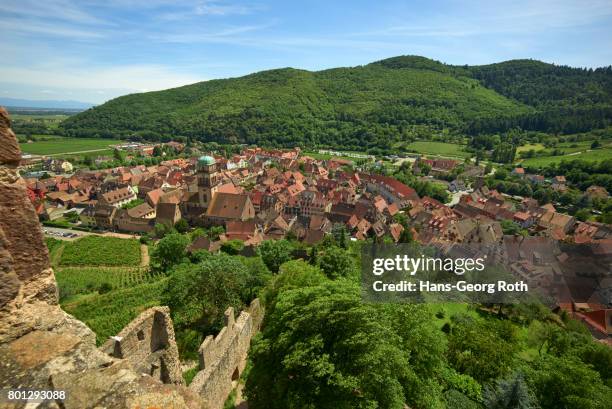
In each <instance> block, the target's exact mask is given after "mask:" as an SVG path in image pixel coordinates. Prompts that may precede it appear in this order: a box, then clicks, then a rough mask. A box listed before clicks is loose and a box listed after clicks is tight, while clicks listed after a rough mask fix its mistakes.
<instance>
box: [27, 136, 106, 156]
mask: <svg viewBox="0 0 612 409" xmlns="http://www.w3.org/2000/svg"><path fill="white" fill-rule="evenodd" d="M117 143H118V141H117V140H115V139H88V138H63V137H57V138H53V139H52V140H48V141H40V142H32V143H24V144H21V150H22V151H23V152H24V153H29V154H33V155H57V154H62V153H71V152H82V151H90V150H100V151H103V150H108V149H109V145H114V144H117Z"/></svg>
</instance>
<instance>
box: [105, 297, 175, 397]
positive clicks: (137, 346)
mask: <svg viewBox="0 0 612 409" xmlns="http://www.w3.org/2000/svg"><path fill="white" fill-rule="evenodd" d="M101 349H102V350H103V351H104V352H106V353H107V354H109V355H111V356H112V357H114V358H119V359H127V360H128V361H130V362H131V363H132V365H133V366H134V368H135V369H136V370H137V371H138V372H139V373H142V374H147V375H150V376H152V377H154V378H156V379H159V380H160V381H162V382H163V383H174V384H179V385H181V384H183V376H182V374H181V366H180V361H179V354H178V348H177V346H176V342H175V338H174V327H173V325H172V319H171V318H170V309H169V308H168V307H153V308H149V309H148V310H146V311H145V312H143V313H142V314H140V315H139V316H138V317H137V318H136V319H135V320H133V321H132V322H131V323H129V324H128V325H127V326H126V327H125V328H124V329H122V330H121V332H119V334H117V335H116V336H114V337H111V338H110V339H109V340H108V341H107V342H106V343H105V344H104V345H102V347H101Z"/></svg>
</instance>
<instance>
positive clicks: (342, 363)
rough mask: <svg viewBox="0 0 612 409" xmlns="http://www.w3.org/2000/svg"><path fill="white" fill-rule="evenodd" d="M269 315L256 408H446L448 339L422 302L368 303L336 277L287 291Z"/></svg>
mask: <svg viewBox="0 0 612 409" xmlns="http://www.w3.org/2000/svg"><path fill="white" fill-rule="evenodd" d="M281 276H282V274H281ZM265 320H266V322H265V325H264V329H263V332H262V334H261V337H259V338H257V339H256V340H255V341H254V344H253V347H252V349H251V357H252V360H253V368H252V369H251V371H250V372H249V376H248V378H247V382H246V394H247V396H248V400H249V407H252V408H254V409H260V408H270V409H281V408H282V409H285V408H320V409H327V408H329V409H332V408H333V409H338V408H340V409H349V408H350V409H353V408H385V409H386V408H394V409H402V408H404V407H405V404H408V405H410V406H413V407H419V408H437V407H440V406H441V402H442V394H441V386H440V385H439V383H438V382H435V381H434V378H435V374H436V373H437V371H438V370H439V369H440V366H441V364H442V360H441V359H440V358H441V356H442V351H443V343H442V341H441V339H440V336H439V332H438V330H437V329H436V328H435V326H434V325H433V324H432V323H431V322H430V321H429V319H428V314H427V313H426V312H425V309H424V308H422V307H421V306H415V305H374V304H364V303H362V302H361V297H360V289H359V286H358V285H356V284H354V283H351V282H349V281H348V280H337V281H333V282H326V283H324V284H322V285H318V286H308V287H303V288H295V289H290V290H284V291H281V292H280V293H279V294H278V296H277V298H276V306H275V308H274V310H273V311H272V312H271V313H270V314H267V315H266V319H265ZM398 322H401V323H402V325H397V323H398Z"/></svg>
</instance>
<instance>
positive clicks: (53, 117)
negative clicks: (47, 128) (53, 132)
mask: <svg viewBox="0 0 612 409" xmlns="http://www.w3.org/2000/svg"><path fill="white" fill-rule="evenodd" d="M69 116H70V115H66V114H53V113H48V114H35V115H34V114H33V115H30V114H13V113H11V119H12V120H13V121H17V120H19V121H25V122H35V121H53V122H61V121H63V120H64V119H66V118H68V117H69Z"/></svg>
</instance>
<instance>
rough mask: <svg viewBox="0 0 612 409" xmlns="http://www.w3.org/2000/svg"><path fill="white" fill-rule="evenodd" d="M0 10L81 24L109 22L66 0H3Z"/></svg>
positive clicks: (0, 3) (22, 15)
mask: <svg viewBox="0 0 612 409" xmlns="http://www.w3.org/2000/svg"><path fill="white" fill-rule="evenodd" d="M77 4H78V2H77ZM0 12H3V13H10V14H14V15H18V16H21V17H27V18H41V19H44V20H50V19H58V20H64V21H70V22H73V23H79V24H109V22H108V21H106V20H103V19H100V18H98V17H95V16H93V15H92V14H90V13H87V12H85V11H83V10H82V9H80V8H78V7H77V6H76V5H75V2H69V1H65V0H45V1H35V0H2V2H0Z"/></svg>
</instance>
